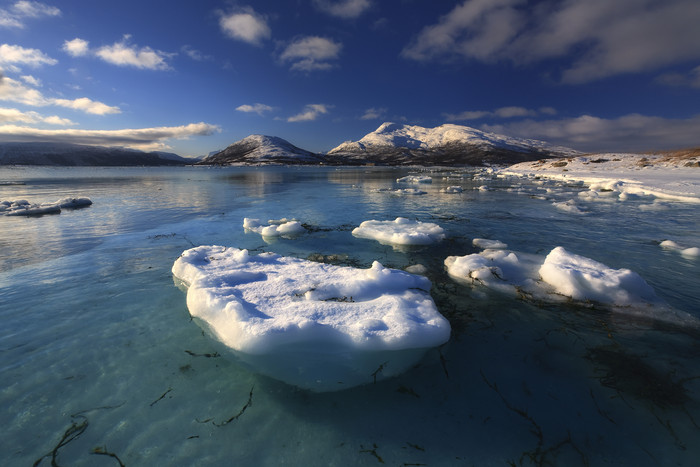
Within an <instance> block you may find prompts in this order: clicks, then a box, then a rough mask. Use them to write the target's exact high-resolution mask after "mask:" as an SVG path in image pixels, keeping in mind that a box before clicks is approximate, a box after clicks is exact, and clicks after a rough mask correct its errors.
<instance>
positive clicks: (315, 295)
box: [172, 246, 450, 391]
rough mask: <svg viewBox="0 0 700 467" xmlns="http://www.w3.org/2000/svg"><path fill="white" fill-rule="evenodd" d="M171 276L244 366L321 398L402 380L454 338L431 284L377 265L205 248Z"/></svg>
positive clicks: (186, 255)
mask: <svg viewBox="0 0 700 467" xmlns="http://www.w3.org/2000/svg"><path fill="white" fill-rule="evenodd" d="M172 271H173V274H174V275H175V277H177V278H178V279H180V280H181V281H183V282H184V283H185V285H187V286H188V287H189V288H188V291H187V307H188V308H189V311H190V314H191V315H192V316H193V317H195V318H198V319H200V320H201V321H203V322H204V323H206V326H207V328H208V329H209V330H210V331H211V333H212V334H213V335H214V337H215V338H216V339H218V340H219V341H221V342H222V343H223V344H225V345H226V346H227V347H229V348H230V349H232V350H233V351H234V353H235V354H236V355H237V356H238V357H239V358H240V359H241V360H242V361H243V362H245V363H247V364H248V365H250V366H252V367H253V368H254V369H255V370H256V371H258V372H260V373H262V374H265V375H268V376H271V377H273V378H276V379H279V380H282V381H285V382H287V383H289V384H292V385H296V386H299V387H302V388H306V389H311V390H314V391H335V390H340V389H345V388H349V387H352V386H357V385H360V384H365V383H369V382H372V381H374V380H375V379H381V378H384V377H389V376H393V375H397V374H399V373H401V372H403V371H405V370H406V369H407V368H409V367H410V366H412V365H414V364H415V363H416V362H417V361H418V360H419V359H420V358H422V356H423V355H424V353H425V352H426V350H427V349H428V348H431V347H435V346H438V345H441V344H443V343H445V342H446V341H447V340H448V339H449V335H450V325H449V323H448V321H447V320H446V319H445V318H443V317H442V315H440V313H439V312H438V311H437V308H436V307H435V303H434V302H433V300H432V298H431V297H430V294H429V293H428V290H429V289H430V285H431V284H430V281H429V280H428V279H427V278H425V277H422V276H416V275H413V274H409V273H406V272H403V271H399V270H395V269H388V268H385V267H383V266H382V265H381V264H379V263H378V262H374V264H373V265H372V267H371V268H369V269H356V268H351V267H340V266H333V265H330V264H323V263H317V262H313V261H307V260H302V259H298V258H288V257H282V256H279V255H275V254H272V253H263V254H260V255H257V256H251V255H249V254H248V251H247V250H239V249H237V248H226V247H222V246H200V247H196V248H192V249H190V250H187V251H185V252H184V253H183V254H182V256H180V258H179V259H178V260H177V261H175V264H174V265H173V268H172Z"/></svg>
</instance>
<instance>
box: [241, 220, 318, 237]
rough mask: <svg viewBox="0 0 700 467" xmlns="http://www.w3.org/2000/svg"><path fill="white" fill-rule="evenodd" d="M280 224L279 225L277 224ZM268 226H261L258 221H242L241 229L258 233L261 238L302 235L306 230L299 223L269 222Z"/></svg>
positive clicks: (285, 221)
mask: <svg viewBox="0 0 700 467" xmlns="http://www.w3.org/2000/svg"><path fill="white" fill-rule="evenodd" d="M277 222H280V223H277ZM269 223H270V225H266V226H265V225H262V223H261V222H260V219H251V218H248V217H246V218H244V219H243V227H244V228H245V229H248V230H252V231H253V232H256V233H259V234H260V235H262V236H263V237H280V236H283V235H299V234H301V233H304V232H305V231H306V229H304V226H303V225H301V223H300V222H299V221H287V220H286V219H283V220H282V221H270V222H269Z"/></svg>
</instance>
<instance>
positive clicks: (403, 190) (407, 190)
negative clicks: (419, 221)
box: [392, 188, 427, 196]
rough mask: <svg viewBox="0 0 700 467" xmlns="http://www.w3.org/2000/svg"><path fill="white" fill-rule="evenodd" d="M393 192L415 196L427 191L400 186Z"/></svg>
mask: <svg viewBox="0 0 700 467" xmlns="http://www.w3.org/2000/svg"><path fill="white" fill-rule="evenodd" d="M392 193H395V194H397V195H414V196H416V195H425V194H427V192H425V191H423V190H418V189H417V188H399V189H396V190H394V191H392Z"/></svg>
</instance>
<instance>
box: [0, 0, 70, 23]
mask: <svg viewBox="0 0 700 467" xmlns="http://www.w3.org/2000/svg"><path fill="white" fill-rule="evenodd" d="M60 14H61V10H59V9H58V8H56V7H53V6H50V5H46V4H45V3H41V2H30V1H26V0H21V1H19V2H16V3H15V4H14V5H12V6H11V7H10V9H9V10H6V9H3V8H0V27H6V28H18V29H22V28H24V19H27V18H40V17H42V16H59V15H60Z"/></svg>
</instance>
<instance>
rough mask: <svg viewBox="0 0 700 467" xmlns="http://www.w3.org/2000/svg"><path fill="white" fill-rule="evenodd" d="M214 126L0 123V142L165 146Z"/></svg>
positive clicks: (212, 129)
mask: <svg viewBox="0 0 700 467" xmlns="http://www.w3.org/2000/svg"><path fill="white" fill-rule="evenodd" d="M219 131H220V128H219V127H218V126H217V125H211V124H209V123H204V122H200V123H190V124H189V125H182V126H174V127H155V128H137V129H123V130H78V129H63V130H45V129H38V128H31V127H27V126H18V125H0V141H50V142H65V143H76V144H91V145H100V146H127V147H131V148H135V149H143V150H154V149H166V148H167V147H168V146H167V145H166V141H167V140H170V139H188V138H190V137H192V136H209V135H212V134H214V133H216V132H219Z"/></svg>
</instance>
